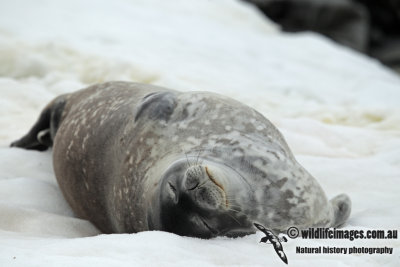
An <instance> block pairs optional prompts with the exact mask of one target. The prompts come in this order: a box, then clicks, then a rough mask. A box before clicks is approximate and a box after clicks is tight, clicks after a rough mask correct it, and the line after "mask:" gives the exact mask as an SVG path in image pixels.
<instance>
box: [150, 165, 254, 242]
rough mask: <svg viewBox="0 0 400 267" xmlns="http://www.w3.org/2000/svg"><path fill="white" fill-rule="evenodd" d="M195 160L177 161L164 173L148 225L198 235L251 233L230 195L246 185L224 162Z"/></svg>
mask: <svg viewBox="0 0 400 267" xmlns="http://www.w3.org/2000/svg"><path fill="white" fill-rule="evenodd" d="M198 162H200V163H195V162H192V163H190V162H188V161H187V160H179V161H176V162H175V163H174V164H172V165H171V166H170V168H168V170H167V171H166V172H165V173H164V175H163V178H162V181H161V183H160V185H159V188H158V190H157V192H156V194H157V197H156V198H155V201H156V202H158V203H154V204H155V206H157V208H156V209H153V210H152V214H150V216H149V222H150V223H151V226H152V227H150V228H153V229H155V230H163V231H167V232H172V233H175V234H178V235H184V236H194V237H201V238H212V237H215V236H221V235H224V236H231V237H237V236H242V235H246V234H250V233H252V232H254V231H252V230H249V229H251V227H249V226H250V225H251V222H250V221H248V220H247V216H245V215H244V214H243V213H241V212H240V206H239V205H238V203H235V199H234V198H232V196H233V195H235V194H237V193H239V192H242V193H243V190H244V188H248V185H247V184H246V182H245V181H244V180H243V178H242V177H240V175H239V174H238V173H237V172H235V171H234V170H233V169H232V168H230V167H228V166H226V165H224V164H219V163H215V162H213V161H208V160H206V159H200V160H198ZM154 211H157V212H154Z"/></svg>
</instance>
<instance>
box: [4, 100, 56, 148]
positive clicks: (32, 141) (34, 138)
mask: <svg viewBox="0 0 400 267" xmlns="http://www.w3.org/2000/svg"><path fill="white" fill-rule="evenodd" d="M50 113H51V111H50V108H46V109H44V110H43V111H42V113H41V114H40V116H39V119H38V120H37V122H36V123H35V124H34V125H33V126H32V128H31V130H30V131H29V132H28V133H27V134H26V135H24V136H23V137H22V138H21V139H19V140H17V141H15V142H13V143H11V147H20V148H25V149H33V150H39V151H44V150H46V149H47V148H48V146H47V145H45V144H42V143H41V142H40V140H39V138H38V136H39V135H40V133H42V134H41V135H43V131H47V130H49V129H50Z"/></svg>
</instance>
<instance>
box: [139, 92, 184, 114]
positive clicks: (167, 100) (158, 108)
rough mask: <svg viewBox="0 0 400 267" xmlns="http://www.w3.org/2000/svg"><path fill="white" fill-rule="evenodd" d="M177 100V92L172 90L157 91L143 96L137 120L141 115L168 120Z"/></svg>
mask: <svg viewBox="0 0 400 267" xmlns="http://www.w3.org/2000/svg"><path fill="white" fill-rule="evenodd" d="M176 104H177V101H176V97H175V94H174V93H172V92H156V93H151V94H148V95H146V96H145V97H143V100H142V103H141V105H140V106H139V107H138V109H137V112H136V116H135V121H137V120H138V119H139V118H140V117H142V116H145V115H147V117H148V118H150V119H153V120H157V119H159V120H164V121H168V120H169V118H170V116H171V115H172V113H173V112H174V109H175V107H176Z"/></svg>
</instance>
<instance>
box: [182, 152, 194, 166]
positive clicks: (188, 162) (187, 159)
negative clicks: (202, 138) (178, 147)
mask: <svg viewBox="0 0 400 267" xmlns="http://www.w3.org/2000/svg"><path fill="white" fill-rule="evenodd" d="M184 153H185V156H186V161H187V164H188V166H189V167H192V166H191V165H190V161H189V158H188V155H187V153H186V152H184Z"/></svg>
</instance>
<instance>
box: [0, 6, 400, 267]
mask: <svg viewBox="0 0 400 267" xmlns="http://www.w3.org/2000/svg"><path fill="white" fill-rule="evenodd" d="M0 59H1V60H0V95H1V98H0V266H88V265H96V266H188V265H190V266H267V265H272V264H283V263H282V262H281V261H280V259H279V258H278V257H277V255H276V254H275V251H274V250H273V248H272V247H271V245H268V244H262V243H258V242H259V240H260V238H261V237H262V236H263V235H262V234H261V233H257V234H255V235H250V236H246V237H243V238H237V239H229V238H222V237H221V238H216V239H212V240H201V239H196V238H188V237H180V236H176V235H173V234H169V233H163V232H142V233H137V234H120V235H99V232H98V230H96V229H95V228H94V227H93V226H92V225H91V224H90V223H89V222H87V221H84V220H81V219H78V218H75V217H74V216H73V213H72V211H71V209H70V208H69V206H68V204H67V203H66V201H65V200H64V198H63V196H62V194H61V192H60V190H59V188H58V186H57V183H56V181H55V178H54V173H53V171H52V158H51V151H48V152H35V151H25V150H21V149H11V148H9V147H8V145H9V144H10V143H11V142H12V141H14V140H15V139H17V138H19V137H20V136H22V135H23V134H25V133H26V132H27V130H28V129H29V128H30V126H31V125H32V123H33V122H34V121H35V120H36V118H37V116H38V114H39V112H40V110H41V109H42V108H43V106H45V105H46V104H47V102H48V101H49V100H51V99H52V98H53V97H55V96H57V95H59V94H61V93H65V92H71V91H74V90H77V89H80V88H83V87H85V86H87V85H89V84H93V83H98V82H103V81H108V80H128V81H136V82H144V83H152V84H157V85H162V86H166V87H170V88H175V89H178V90H182V91H185V90H186V91H187V90H200V91H214V92H218V93H221V94H225V95H228V96H231V97H233V98H235V99H237V100H239V101H242V102H244V103H246V104H248V105H250V106H252V107H254V108H255V109H257V110H258V111H260V112H261V113H263V114H264V115H265V116H266V117H267V118H269V119H270V120H272V122H273V123H274V124H275V125H276V126H277V127H278V128H279V129H280V130H281V131H282V133H283V134H284V136H285V138H286V139H287V141H288V143H289V146H290V147H291V148H292V151H293V152H294V154H295V155H296V157H297V159H298V160H299V161H300V162H301V163H302V164H303V165H304V166H305V167H306V168H307V169H308V170H309V171H310V172H311V173H312V174H313V175H314V176H315V177H316V178H317V180H318V181H319V183H320V184H321V185H322V187H323V188H324V190H325V192H326V193H327V195H328V196H329V197H333V196H335V195H337V194H339V193H347V194H348V195H349V196H350V197H351V199H352V202H353V211H352V214H351V217H350V219H349V221H348V223H347V224H346V225H345V228H344V229H356V230H367V229H397V230H399V228H400V209H399V208H398V204H399V203H400V201H399V200H400V194H399V193H398V192H399V189H400V186H399V182H398V181H399V179H400V108H399V107H400V78H399V76H398V75H396V74H395V73H393V72H391V71H390V70H388V69H386V68H385V67H384V66H382V65H381V64H380V63H378V62H377V61H375V60H373V59H370V58H367V57H366V56H364V55H361V54H358V53H356V52H354V51H352V50H350V49H348V48H344V47H340V46H338V45H336V44H334V43H332V42H331V41H329V40H327V39H325V38H323V37H321V36H319V35H316V34H312V33H303V34H296V35H293V34H284V33H281V32H280V31H279V28H278V27H277V26H276V25H274V24H273V23H271V22H269V21H268V20H267V19H265V18H264V17H263V16H262V15H261V14H260V12H258V11H257V10H256V9H254V8H253V7H251V6H249V5H246V4H244V3H242V2H239V1H231V0H220V1H195V0H185V1H183V0H181V1H179V0H174V1H161V0H150V1H144V0H116V1H107V0H97V1H95V0H87V1H78V0H70V1H60V0H40V1H28V0H8V1H7V0H3V1H1V2H0ZM296 246H302V247H304V246H309V247H317V246H331V247H332V246H336V247H353V246H356V247H385V246H386V247H391V248H394V252H393V254H392V255H387V254H383V255H377V254H372V255H369V254H352V255H341V254H315V255H313V254H296ZM283 247H284V251H285V253H286V255H287V257H288V260H289V264H290V265H293V266H321V265H323V266H361V265H362V266H377V265H387V266H390V265H391V266H397V264H398V262H400V252H399V249H400V242H399V240H398V239H395V240H355V241H348V240H302V239H295V240H291V239H290V240H289V241H288V242H287V243H283Z"/></svg>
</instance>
